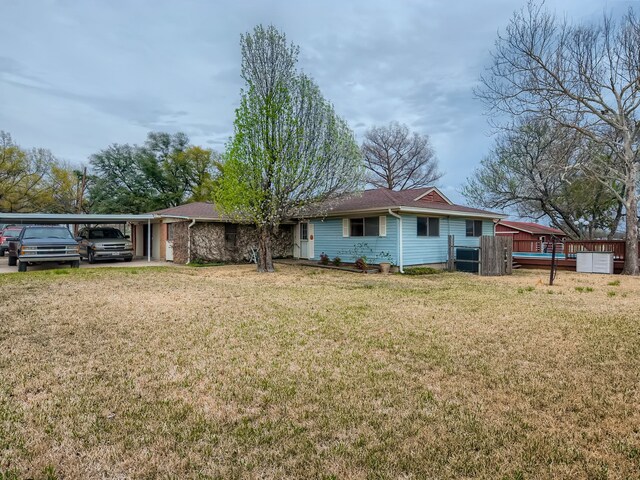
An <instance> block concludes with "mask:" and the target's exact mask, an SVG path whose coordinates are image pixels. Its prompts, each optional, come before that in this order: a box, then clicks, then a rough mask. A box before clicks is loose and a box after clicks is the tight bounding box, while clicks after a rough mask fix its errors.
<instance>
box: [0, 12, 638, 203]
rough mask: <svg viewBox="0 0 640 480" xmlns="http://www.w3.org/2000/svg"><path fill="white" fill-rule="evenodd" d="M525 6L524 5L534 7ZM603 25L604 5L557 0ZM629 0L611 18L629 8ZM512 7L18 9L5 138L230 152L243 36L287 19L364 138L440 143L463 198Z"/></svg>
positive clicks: (0, 115)
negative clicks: (164, 139) (183, 138)
mask: <svg viewBox="0 0 640 480" xmlns="http://www.w3.org/2000/svg"><path fill="white" fill-rule="evenodd" d="M523 1H524V0H523ZM547 4H548V5H549V7H550V8H552V9H556V10H557V11H558V12H559V13H565V12H566V13H567V14H568V15H570V16H575V17H579V18H589V16H595V15H599V14H601V13H602V11H603V3H602V2H601V1H600V0H564V1H561V0H549V1H548V2H547ZM630 4H631V3H630V2H628V1H620V2H616V1H609V2H608V3H606V4H604V8H610V9H611V10H616V11H619V10H623V9H624V8H626V7H628V6H629V5H630ZM514 8H518V4H517V3H514V2H513V1H512V0H492V1H490V2H489V1H487V2H434V1H428V2H426V1H418V0H413V1H411V0H407V1H405V2H384V1H382V0H373V1H369V2H364V1H358V2H350V3H349V2H342V1H338V0H325V1H319V0H317V1H309V2H294V1H293V0H267V1H258V0H253V1H252V0H243V1H234V2H231V1H228V2H224V3H223V2H207V1H205V0H191V1H186V2H155V1H152V0H141V1H139V2H127V3H126V4H124V3H120V2H103V1H99V0H84V1H83V2H70V1H62V0H41V1H39V2H5V5H3V28H2V30H0V129H3V130H7V131H10V132H11V133H12V134H13V136H14V137H15V139H16V140H17V141H18V142H20V143H21V144H23V145H25V146H44V147H47V148H50V149H51V150H53V151H54V152H55V153H56V154H58V155H59V156H61V157H63V158H66V159H68V160H69V161H71V162H75V163H80V162H83V161H86V158H87V156H88V155H90V154H91V153H93V152H95V151H97V150H99V149H101V148H104V147H105V146H106V145H108V144H109V143H112V142H137V143H140V142H142V141H143V140H144V137H145V135H146V133H147V131H149V130H166V131H172V132H173V131H177V130H182V131H185V132H186V133H187V134H189V135H190V136H191V138H192V141H194V142H196V143H199V144H203V145H205V144H206V145H211V146H213V147H214V148H216V149H219V150H222V149H223V148H224V145H225V143H226V142H227V140H228V138H229V135H230V134H231V132H232V128H233V116H234V109H235V108H236V107H237V105H238V100H239V91H240V88H241V87H242V82H241V79H240V49H239V35H240V33H243V32H246V31H248V30H250V29H251V28H252V27H253V26H254V25H255V24H257V23H265V24H269V23H273V24H274V25H276V26H277V27H279V28H281V29H283V30H284V31H285V32H286V33H287V35H288V38H289V39H290V40H291V41H293V42H294V43H297V44H299V45H300V47H301V55H300V67H301V68H302V69H303V70H304V71H305V72H307V73H308V74H310V75H311V76H312V77H313V78H315V80H316V81H317V82H318V84H319V85H320V87H321V89H322V91H323V93H324V94H325V96H326V97H327V98H328V99H329V100H331V101H332V102H333V103H334V105H335V107H336V110H337V111H338V112H339V113H340V114H341V115H342V116H344V117H345V118H346V119H347V121H348V122H349V123H350V125H351V126H352V128H353V129H354V131H355V132H356V135H357V136H359V137H361V135H362V134H363V133H364V131H365V130H366V129H367V128H369V127H370V126H372V125H374V124H383V123H388V122H389V121H392V120H396V121H400V122H404V123H407V124H409V125H410V126H411V127H412V128H413V129H415V130H417V131H420V132H422V133H426V134H429V135H431V138H432V141H433V144H434V146H435V148H436V151H437V154H438V157H439V159H440V162H441V167H442V169H444V170H445V171H446V172H447V175H446V176H445V177H444V179H443V181H442V183H443V185H442V186H443V188H444V189H445V191H446V192H447V193H448V194H450V195H451V196H452V197H453V198H454V199H456V200H460V198H459V195H458V194H457V193H456V191H457V189H458V188H459V186H460V184H461V183H462V182H463V180H464V178H465V177H466V176H467V175H469V174H470V173H471V172H472V170H473V168H474V166H475V165H477V163H478V162H479V160H480V159H481V158H482V156H484V155H485V154H486V152H487V151H488V148H489V146H490V142H491V139H490V137H489V136H488V135H487V132H488V130H489V128H488V126H487V123H486V119H485V118H484V117H483V115H482V112H483V107H482V105H481V104H480V103H479V102H478V101H476V100H474V98H473V94H472V89H473V87H474V85H476V83H477V80H478V77H479V75H480V73H481V72H482V69H483V68H484V65H486V64H487V61H488V55H489V50H490V49H491V48H492V46H493V42H494V39H495V36H496V32H497V31H498V29H503V28H504V26H505V24H506V22H507V20H508V18H509V16H510V15H511V12H512V11H513V9H514Z"/></svg>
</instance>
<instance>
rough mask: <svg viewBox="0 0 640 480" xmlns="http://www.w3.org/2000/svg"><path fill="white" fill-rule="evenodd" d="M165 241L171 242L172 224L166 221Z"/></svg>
mask: <svg viewBox="0 0 640 480" xmlns="http://www.w3.org/2000/svg"><path fill="white" fill-rule="evenodd" d="M167 241H168V242H173V224H172V223H167Z"/></svg>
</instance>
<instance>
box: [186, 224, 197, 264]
mask: <svg viewBox="0 0 640 480" xmlns="http://www.w3.org/2000/svg"><path fill="white" fill-rule="evenodd" d="M195 224H196V219H195V218H194V219H193V220H191V223H190V224H189V225H187V265H189V264H190V263H191V227H193V226H194V225H195Z"/></svg>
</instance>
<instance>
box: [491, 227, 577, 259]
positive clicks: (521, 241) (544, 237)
mask: <svg viewBox="0 0 640 480" xmlns="http://www.w3.org/2000/svg"><path fill="white" fill-rule="evenodd" d="M496 235H509V236H511V237H512V238H513V241H514V248H513V250H514V251H516V252H517V251H525V252H544V251H546V249H547V245H548V244H549V243H551V241H552V238H553V237H556V241H558V242H560V243H564V242H565V240H566V239H567V234H566V233H564V232H563V231H562V230H559V229H557V228H553V227H547V226H545V225H539V224H537V223H531V222H512V221H508V220H500V221H499V222H498V223H497V224H496Z"/></svg>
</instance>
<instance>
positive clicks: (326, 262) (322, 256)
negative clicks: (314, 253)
mask: <svg viewBox="0 0 640 480" xmlns="http://www.w3.org/2000/svg"><path fill="white" fill-rule="evenodd" d="M320 264H321V265H329V255H327V254H326V253H324V252H322V253H321V254H320Z"/></svg>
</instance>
